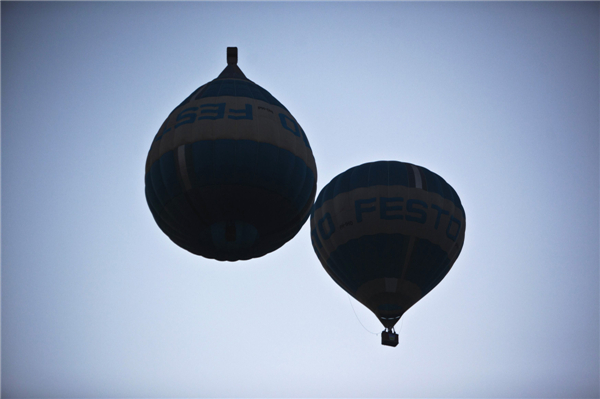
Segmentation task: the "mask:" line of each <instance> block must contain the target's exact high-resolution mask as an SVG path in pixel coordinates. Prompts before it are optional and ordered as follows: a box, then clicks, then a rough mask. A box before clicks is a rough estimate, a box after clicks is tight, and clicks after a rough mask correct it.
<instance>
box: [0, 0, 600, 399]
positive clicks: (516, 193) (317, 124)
mask: <svg viewBox="0 0 600 399" xmlns="http://www.w3.org/2000/svg"><path fill="white" fill-rule="evenodd" d="M1 12H2V21H1V22H2V28H1V29H2V32H1V33H2V36H1V37H2V54H1V55H2V137H1V139H2V142H1V144H2V153H1V155H2V156H1V160H2V325H1V326H2V352H1V356H2V368H1V372H2V397H7V398H11V397H13V398H16V397H598V396H599V395H600V388H599V373H600V370H599V358H600V356H599V336H600V329H599V253H598V247H599V211H598V209H599V187H600V179H599V146H598V139H599V104H600V103H599V88H600V83H599V61H598V59H599V36H600V31H599V17H600V14H599V3H598V2H587V3H574V2H571V3H560V2H550V3H545V2H533V3H513V2H511V3H478V2H476V3H473V2H466V3H429V2H427V3H344V2H334V3H270V2H263V3H230V2H227V3H221V2H210V3H209V2H206V3H162V2H133V3H125V2H115V3H113V2H104V3H95V2H89V3H88V2H85V3H81V2H67V3H59V2H48V3H47V2H43V3H36V2H18V3H15V2H4V1H3V2H2V3H1ZM227 46H237V47H238V48H239V63H238V65H239V66H240V68H241V69H242V71H243V72H244V73H245V74H246V76H247V77H248V78H249V79H250V80H252V81H254V82H256V83H257V84H259V85H260V86H262V87H263V88H265V89H266V90H268V91H269V92H270V93H271V94H273V95H274V96H275V97H276V98H277V99H278V100H279V101H281V103H283V104H284V105H285V106H286V107H287V108H288V109H289V110H290V112H291V113H292V114H293V115H294V116H295V118H296V119H297V120H298V121H299V123H300V124H301V125H302V127H303V128H304V131H305V132H306V134H307V136H308V139H309V141H310V143H311V146H312V148H313V151H314V155H315V159H316V162H317V167H318V174H319V176H318V190H319V191H320V190H321V189H322V188H323V186H324V185H325V184H327V183H328V182H329V181H330V180H331V179H332V178H333V177H334V176H336V175H337V174H339V173H341V172H343V171H345V170H346V169H348V168H350V167H352V166H355V165H358V164H361V163H364V162H370V161H375V160H382V159H383V160H390V159H394V160H400V161H406V162H411V163H414V164H418V165H421V166H424V167H426V168H428V169H430V170H432V171H434V172H436V173H437V174H439V175H441V176H442V177H444V179H446V181H448V182H449V183H450V184H451V185H452V186H453V187H454V188H455V189H456V191H457V192H458V194H459V196H460V198H461V200H462V203H463V205H464V207H465V211H466V215H467V229H466V239H465V245H464V249H463V251H462V253H461V255H460V257H459V258H458V260H457V262H456V263H455V265H454V267H453V269H452V270H451V271H450V273H449V274H448V275H447V276H446V278H445V279H444V280H443V281H442V282H441V283H440V285H439V286H438V287H437V288H435V289H434V290H433V291H432V292H431V293H430V294H429V295H428V296H426V297H425V298H424V299H423V300H421V301H420V302H419V303H418V304H416V305H415V306H414V307H413V308H412V309H410V310H409V311H408V312H407V313H406V314H405V315H404V316H403V318H402V320H401V321H400V322H399V323H398V325H397V326H396V329H397V330H398V331H399V334H400V343H399V345H398V346H397V347H396V348H390V347H384V346H382V345H381V344H380V337H379V335H378V334H379V333H380V332H381V330H382V329H383V328H382V326H381V325H380V324H379V322H378V321H377V319H376V318H375V316H373V315H372V314H371V313H370V312H369V311H368V310H367V309H366V308H364V307H363V306H362V305H361V304H359V303H358V302H356V301H354V299H352V300H349V297H348V295H347V294H346V293H345V292H344V291H343V290H342V289H341V288H339V287H338V286H337V285H336V284H335V283H334V282H333V280H331V279H330V278H329V276H328V275H327V273H326V272H325V271H324V270H323V268H322V267H321V265H320V263H319V261H318V260H317V257H316V256H315V254H314V252H313V249H312V246H311V243H310V237H309V229H308V224H307V225H305V226H304V227H303V228H302V230H301V231H300V233H299V234H298V235H297V236H296V237H295V238H294V239H293V240H292V241H290V242H289V243H288V244H286V245H284V246H283V247H282V248H281V249H280V250H278V251H276V252H274V253H271V254H269V255H266V256H264V257H262V258H259V259H254V260H251V261H247V262H237V263H229V262H226V263H221V262H217V261H213V260H207V259H204V258H201V257H198V256H194V255H192V254H190V253H188V252H186V251H185V250H183V249H181V248H179V247H177V246H176V245H175V244H173V243H172V242H171V241H170V240H169V239H168V238H167V237H166V236H165V235H164V234H163V233H162V232H161V231H160V230H159V228H158V227H157V226H156V224H155V222H154V220H153V219H152V216H151V214H150V211H149V209H148V206H147V205H146V200H145V197H144V166H145V160H146V156H147V152H148V150H149V148H150V144H151V142H152V139H153V137H154V135H155V134H156V132H157V131H158V129H159V127H160V125H161V123H162V122H163V120H164V119H165V118H166V117H167V115H168V114H169V113H170V112H171V110H172V109H173V108H175V107H176V106H177V105H178V104H179V103H180V102H181V101H182V100H183V99H184V98H185V97H186V96H188V95H189V94H190V93H191V92H192V91H194V90H195V89H196V88H197V87H199V86H200V85H202V84H204V83H206V82H208V81H210V80H212V79H214V78H216V77H217V75H218V74H219V73H220V72H221V71H222V70H223V69H224V68H225V66H226V59H225V52H226V47H227ZM352 306H353V307H354V310H355V311H356V314H357V316H358V320H357V316H355V314H354V313H353V308H352ZM361 323H362V324H364V326H365V327H366V328H367V329H368V330H370V331H371V332H373V333H376V334H377V335H375V334H371V333H369V332H368V331H366V330H365V328H363V327H362V326H361Z"/></svg>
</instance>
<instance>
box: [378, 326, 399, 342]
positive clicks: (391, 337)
mask: <svg viewBox="0 0 600 399" xmlns="http://www.w3.org/2000/svg"><path fill="white" fill-rule="evenodd" d="M381 345H387V346H397V345H398V334H396V333H393V332H391V331H385V330H384V331H382V332H381Z"/></svg>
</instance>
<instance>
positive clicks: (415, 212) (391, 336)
mask: <svg viewBox="0 0 600 399" xmlns="http://www.w3.org/2000/svg"><path fill="white" fill-rule="evenodd" d="M310 225H311V238H312V244H313V248H314V250H315V253H316V254H317V257H318V258H319V260H320V261H321V264H322V265H323V267H324V268H325V270H326V271H327V273H329V275H330V276H331V278H332V279H333V280H334V281H335V282H336V283H337V284H338V285H339V286H340V287H342V288H343V289H344V290H346V292H348V293H349V294H350V295H352V296H353V297H354V298H356V299H357V300H358V301H359V302H361V303H362V304H364V305H365V306H366V307H367V308H369V309H370V310H371V311H372V312H373V313H374V314H375V315H376V316H377V318H378V319H379V320H380V321H381V323H382V324H383V325H384V327H385V328H386V330H385V331H384V332H383V334H382V340H383V342H382V343H384V344H386V345H391V346H396V344H397V342H398V341H397V339H398V337H397V335H396V334H395V333H394V331H393V327H394V325H395V324H396V323H397V322H398V320H399V319H400V317H401V316H402V315H403V314H404V312H406V311H407V310H408V309H409V308H410V307H411V306H413V305H414V304H415V303H416V302H417V301H419V300H420V299H421V298H423V296H425V295H426V294H427V293H428V292H429V291H431V290H432V289H433V288H434V287H435V286H436V285H437V284H438V283H439V282H440V281H441V280H442V279H443V278H444V276H445V275H446V274H447V273H448V271H449V270H450V268H451V267H452V265H453V263H454V262H455V261H456V258H457V257H458V255H459V254H460V251H461V249H462V246H463V243H464V237H465V227H466V224H465V212H464V209H463V207H462V205H461V202H460V199H459V198H458V195H457V194H456V192H455V191H454V189H453V188H452V187H451V186H450V185H449V184H448V183H446V181H444V179H442V178H441V177H440V176H438V175H437V174H435V173H433V172H431V171H429V170H428V169H426V168H423V167H421V166H416V165H412V164H409V163H403V162H396V161H379V162H372V163H366V164H363V165H360V166H356V167H353V168H351V169H349V170H347V171H345V172H344V173H341V174H340V175H338V176H336V177H335V178H334V179H333V180H332V181H331V182H329V184H327V185H326V186H325V187H324V188H323V190H322V191H321V192H320V193H319V196H318V197H317V200H316V202H315V204H314V208H313V211H312V213H311V221H310Z"/></svg>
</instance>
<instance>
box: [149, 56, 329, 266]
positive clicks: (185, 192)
mask: <svg viewBox="0 0 600 399" xmlns="http://www.w3.org/2000/svg"><path fill="white" fill-rule="evenodd" d="M228 63H229V65H228V66H227V67H226V68H225V70H224V71H223V72H222V73H221V74H220V75H219V77H217V78H216V79H215V80H213V81H211V82H209V83H207V84H205V85H203V86H201V87H199V88H198V89H197V90H195V91H194V92H193V93H192V94H191V95H190V96H189V97H188V98H187V99H185V100H184V101H183V102H182V103H181V104H180V105H178V106H177V107H176V108H175V109H174V110H173V111H172V112H171V114H170V115H169V116H168V117H167V119H166V120H165V122H164V123H163V125H162V127H161V128H160V130H159V131H158V133H157V134H156V137H155V138H154V141H153V142H152V146H151V148H150V151H149V153H148V158H147V161H146V176H145V182H146V199H147V202H148V206H149V207H150V211H151V212H152V215H153V216H154V219H155V221H156V223H157V224H158V226H159V227H160V228H161V230H162V231H163V232H164V233H165V234H166V235H167V236H168V237H169V238H170V239H171V240H172V241H173V242H174V243H176V244H177V245H179V246H180V247H182V248H184V249H186V250H188V251H190V252H192V253H194V254H197V255H201V256H204V257H207V258H214V259H218V260H229V261H236V260H241V259H250V258H255V257H259V256H262V255H265V254H266V253H269V252H271V251H274V250H276V249H277V248H279V247H281V246H282V245H283V244H284V243H286V242H287V241H288V240H290V239H291V238H292V237H294V235H295V234H296V233H297V232H298V231H299V230H300V228H301V227H302V225H303V224H304V223H305V222H306V220H307V219H308V216H309V213H310V207H311V205H312V203H313V201H314V198H315V194H316V181H317V169H316V164H315V160H314V157H313V154H312V150H311V148H310V145H309V143H308V139H307V138H306V135H305V134H304V131H303V130H302V128H301V127H300V124H299V123H298V122H297V121H296V120H295V119H294V117H293V116H292V114H291V113H290V112H289V111H288V110H287V109H286V108H285V107H284V106H283V105H282V104H281V103H280V102H279V101H277V99H276V98H275V97H273V96H272V95H271V94H270V93H269V92H267V91H266V90H265V89H263V88H262V87H260V86H258V85H257V84H255V83H254V82H252V81H250V80H248V79H247V78H246V76H245V75H244V74H243V73H242V71H241V70H240V69H239V67H238V66H237V65H236V63H237V49H236V50H235V52H234V51H232V49H231V48H229V49H228Z"/></svg>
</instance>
